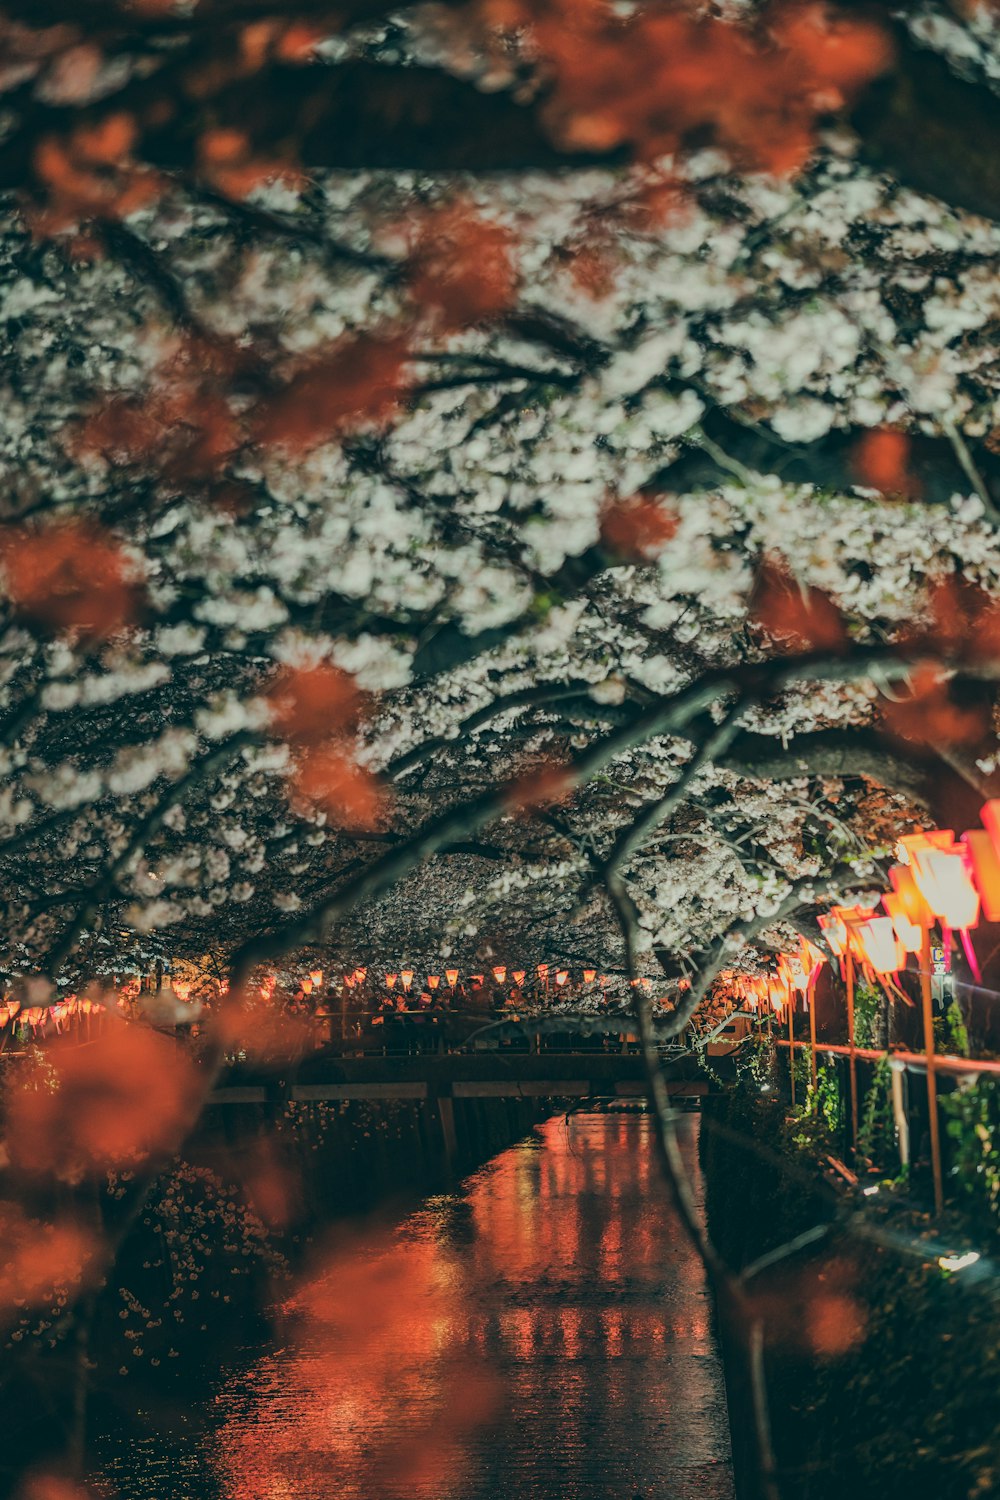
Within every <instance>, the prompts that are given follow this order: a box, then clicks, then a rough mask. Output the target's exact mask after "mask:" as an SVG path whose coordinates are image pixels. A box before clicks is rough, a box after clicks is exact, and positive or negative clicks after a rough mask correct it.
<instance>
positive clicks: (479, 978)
mask: <svg viewBox="0 0 1000 1500" xmlns="http://www.w3.org/2000/svg"><path fill="white" fill-rule="evenodd" d="M469 978H470V979H471V980H472V983H473V986H474V987H475V988H476V989H477V990H481V989H482V987H483V980H484V979H485V978H486V975H485V974H470V975H469Z"/></svg>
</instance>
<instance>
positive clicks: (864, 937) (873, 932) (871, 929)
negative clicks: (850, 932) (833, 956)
mask: <svg viewBox="0 0 1000 1500" xmlns="http://www.w3.org/2000/svg"><path fill="white" fill-rule="evenodd" d="M857 935H858V941H859V943H860V945H861V951H862V954H863V955H864V957H865V959H866V960H867V962H868V963H869V964H871V966H872V968H873V969H874V970H875V973H876V974H894V973H895V972H896V970H897V969H899V968H900V967H901V966H902V965H903V964H904V963H905V962H906V949H905V948H904V947H903V945H902V943H901V942H900V941H899V939H898V938H897V936H896V929H895V927H894V926H893V923H892V918H891V917H872V918H871V919H870V920H869V921H867V922H859V923H858V927H857Z"/></svg>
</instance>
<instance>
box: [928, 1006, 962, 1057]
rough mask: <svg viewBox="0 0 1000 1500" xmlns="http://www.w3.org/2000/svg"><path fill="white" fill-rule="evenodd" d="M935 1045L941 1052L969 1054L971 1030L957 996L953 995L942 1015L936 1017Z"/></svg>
mask: <svg viewBox="0 0 1000 1500" xmlns="http://www.w3.org/2000/svg"><path fill="white" fill-rule="evenodd" d="M934 1045H935V1047H936V1048H937V1050H938V1051H939V1052H949V1053H951V1054H952V1056H958V1057H968V1056H969V1031H968V1027H967V1026H966V1024H965V1017H964V1016H963V1015H962V1008H961V1006H960V1005H959V1003H958V1000H957V998H955V997H952V999H951V1000H950V1001H949V1003H948V1006H947V1007H946V1009H945V1010H944V1011H942V1012H941V1014H940V1015H936V1016H935V1017H934Z"/></svg>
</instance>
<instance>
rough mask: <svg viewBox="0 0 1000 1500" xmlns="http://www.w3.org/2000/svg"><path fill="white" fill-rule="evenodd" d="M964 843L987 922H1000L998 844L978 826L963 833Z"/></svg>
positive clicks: (990, 804)
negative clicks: (969, 831)
mask: <svg viewBox="0 0 1000 1500" xmlns="http://www.w3.org/2000/svg"><path fill="white" fill-rule="evenodd" d="M986 805H987V807H992V806H994V805H996V806H998V807H1000V803H996V804H994V803H990V802H988V803H987V804H986ZM962 843H963V844H964V845H965V848H966V850H967V852H968V856H969V863H970V865H971V866H972V874H973V877H974V879H975V882H976V885H977V887H978V889H979V899H980V900H981V901H982V903H983V916H984V917H985V918H986V920H987V922H1000V854H998V853H997V845H996V843H994V840H993V837H992V835H991V834H989V833H983V832H982V831H981V830H980V829H978V828H976V829H973V831H972V832H971V833H963V835H962Z"/></svg>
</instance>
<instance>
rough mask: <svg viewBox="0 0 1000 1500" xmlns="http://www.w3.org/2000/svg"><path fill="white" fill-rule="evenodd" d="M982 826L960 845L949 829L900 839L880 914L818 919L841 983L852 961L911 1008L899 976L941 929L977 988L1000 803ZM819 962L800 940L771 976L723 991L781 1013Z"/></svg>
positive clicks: (840, 909)
mask: <svg viewBox="0 0 1000 1500" xmlns="http://www.w3.org/2000/svg"><path fill="white" fill-rule="evenodd" d="M982 820H983V824H984V827H983V828H974V829H970V830H969V831H968V832H966V833H963V834H962V836H961V838H960V839H956V837H955V834H954V832H953V831H952V830H951V829H932V830H930V831H928V832H926V833H911V834H906V835H905V836H904V837H903V838H901V839H900V840H899V841H898V844H897V846H896V852H897V861H898V862H897V863H896V864H894V865H892V866H891V867H890V869H889V883H890V886H891V887H892V889H891V890H890V891H887V892H886V893H885V895H884V896H882V898H881V909H880V908H879V907H878V906H875V907H862V906H834V907H832V908H831V909H830V911H829V912H828V913H827V914H825V915H823V916H820V917H819V918H818V921H819V926H820V928H821V930H822V932H823V936H824V938H825V940H826V944H827V946H828V948H829V949H830V952H831V953H832V954H833V955H834V957H835V958H837V959H838V960H839V962H840V969H841V977H842V978H843V977H844V973H845V962H846V960H847V958H848V957H850V959H851V960H852V961H853V962H856V963H858V964H860V965H861V967H862V970H863V972H864V974H865V976H866V978H868V979H869V980H870V981H873V982H874V981H876V980H877V981H878V982H879V983H881V985H882V986H883V988H884V989H885V990H886V992H887V994H889V996H890V998H893V997H894V998H898V999H902V1000H904V1001H905V1002H906V1003H907V1004H910V1003H911V1001H910V999H909V997H908V996H907V995H905V994H904V993H903V991H902V990H901V988H900V985H899V973H900V970H901V969H903V968H905V966H906V961H907V955H908V954H910V953H914V954H923V955H924V957H925V959H926V956H927V950H928V949H929V945H930V932H931V929H932V928H933V927H934V926H935V925H936V924H937V923H940V925H941V930H942V939H943V945H944V949H945V953H946V954H947V953H948V952H949V951H950V948H951V940H952V934H953V933H957V934H958V937H959V939H960V940H961V943H962V948H963V950H964V952H965V956H966V958H967V960H968V964H969V968H970V970H971V971H972V975H973V977H974V979H975V980H976V982H977V983H979V982H980V980H981V977H982V976H981V975H980V972H979V964H978V961H977V959H976V952H975V949H974V947H973V944H972V937H971V933H972V931H973V929H974V928H975V927H977V926H978V924H979V920H980V917H981V916H983V917H985V918H986V920H987V921H989V922H1000V799H995V800H993V801H991V802H987V803H986V805H985V806H984V808H983V811H982ZM825 962H826V955H825V954H824V953H822V952H821V950H820V949H819V948H817V947H816V945H815V944H814V943H811V942H810V941H809V939H808V938H805V937H803V938H802V939H801V940H800V944H799V947H798V949H797V950H793V951H792V952H784V953H781V954H779V955H778V959H777V963H776V966H775V969H774V971H773V972H771V973H769V974H764V975H739V976H727V977H728V979H729V989H730V991H731V993H732V994H733V995H734V996H735V997H736V998H738V999H739V1000H741V1001H743V1002H744V1003H745V1004H747V1005H748V1006H749V1007H750V1008H751V1009H753V1010H766V1009H768V1008H770V1009H771V1010H774V1011H783V1010H784V1009H785V1008H786V1006H787V1005H788V1004H789V1003H791V1002H792V1000H793V999H794V996H795V994H796V993H798V994H802V995H804V996H808V995H809V994H810V993H811V991H812V988H813V986H814V985H815V983H816V979H817V977H818V975H819V971H820V969H821V968H822V965H823V964H824V963H825ZM924 967H926V962H925V963H924Z"/></svg>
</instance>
